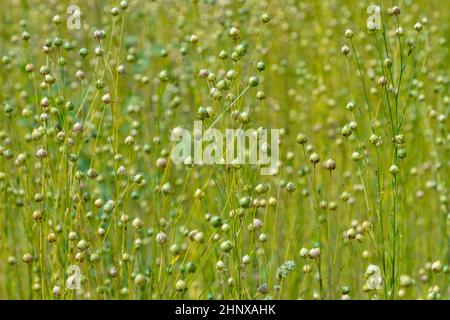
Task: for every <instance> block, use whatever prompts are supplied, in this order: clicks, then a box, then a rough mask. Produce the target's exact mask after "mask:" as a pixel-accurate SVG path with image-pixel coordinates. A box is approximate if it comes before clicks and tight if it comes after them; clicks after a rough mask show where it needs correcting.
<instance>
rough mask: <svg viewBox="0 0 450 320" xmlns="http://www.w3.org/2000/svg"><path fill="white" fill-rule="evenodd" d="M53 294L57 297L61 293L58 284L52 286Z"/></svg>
mask: <svg viewBox="0 0 450 320" xmlns="http://www.w3.org/2000/svg"><path fill="white" fill-rule="evenodd" d="M53 295H54V296H55V297H59V296H60V295H61V288H60V287H58V286H54V287H53Z"/></svg>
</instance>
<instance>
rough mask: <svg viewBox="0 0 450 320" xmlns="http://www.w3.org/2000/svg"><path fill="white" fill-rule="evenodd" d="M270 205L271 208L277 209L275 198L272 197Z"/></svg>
mask: <svg viewBox="0 0 450 320" xmlns="http://www.w3.org/2000/svg"><path fill="white" fill-rule="evenodd" d="M269 205H270V206H271V207H275V206H276V205H277V199H275V198H274V197H270V198H269Z"/></svg>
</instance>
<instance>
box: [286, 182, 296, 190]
mask: <svg viewBox="0 0 450 320" xmlns="http://www.w3.org/2000/svg"><path fill="white" fill-rule="evenodd" d="M296 189H297V187H296V186H295V184H294V183H293V182H291V181H289V182H288V183H287V185H286V191H287V192H289V193H292V192H294V191H295V190H296Z"/></svg>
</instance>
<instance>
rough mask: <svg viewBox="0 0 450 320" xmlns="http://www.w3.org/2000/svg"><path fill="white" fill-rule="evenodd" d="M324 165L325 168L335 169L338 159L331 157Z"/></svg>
mask: <svg viewBox="0 0 450 320" xmlns="http://www.w3.org/2000/svg"><path fill="white" fill-rule="evenodd" d="M323 166H324V168H325V169H327V170H330V171H333V170H334V169H336V161H334V160H333V159H331V158H330V159H328V160H327V161H325V162H324V164H323Z"/></svg>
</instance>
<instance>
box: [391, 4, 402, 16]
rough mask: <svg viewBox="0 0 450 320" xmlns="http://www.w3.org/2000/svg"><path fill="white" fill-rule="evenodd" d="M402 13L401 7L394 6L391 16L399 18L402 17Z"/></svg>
mask: <svg viewBox="0 0 450 320" xmlns="http://www.w3.org/2000/svg"><path fill="white" fill-rule="evenodd" d="M401 12H402V11H401V9H400V7H399V6H393V7H392V9H391V14H392V15H393V16H396V17H397V16H398V15H400V13H401Z"/></svg>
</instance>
